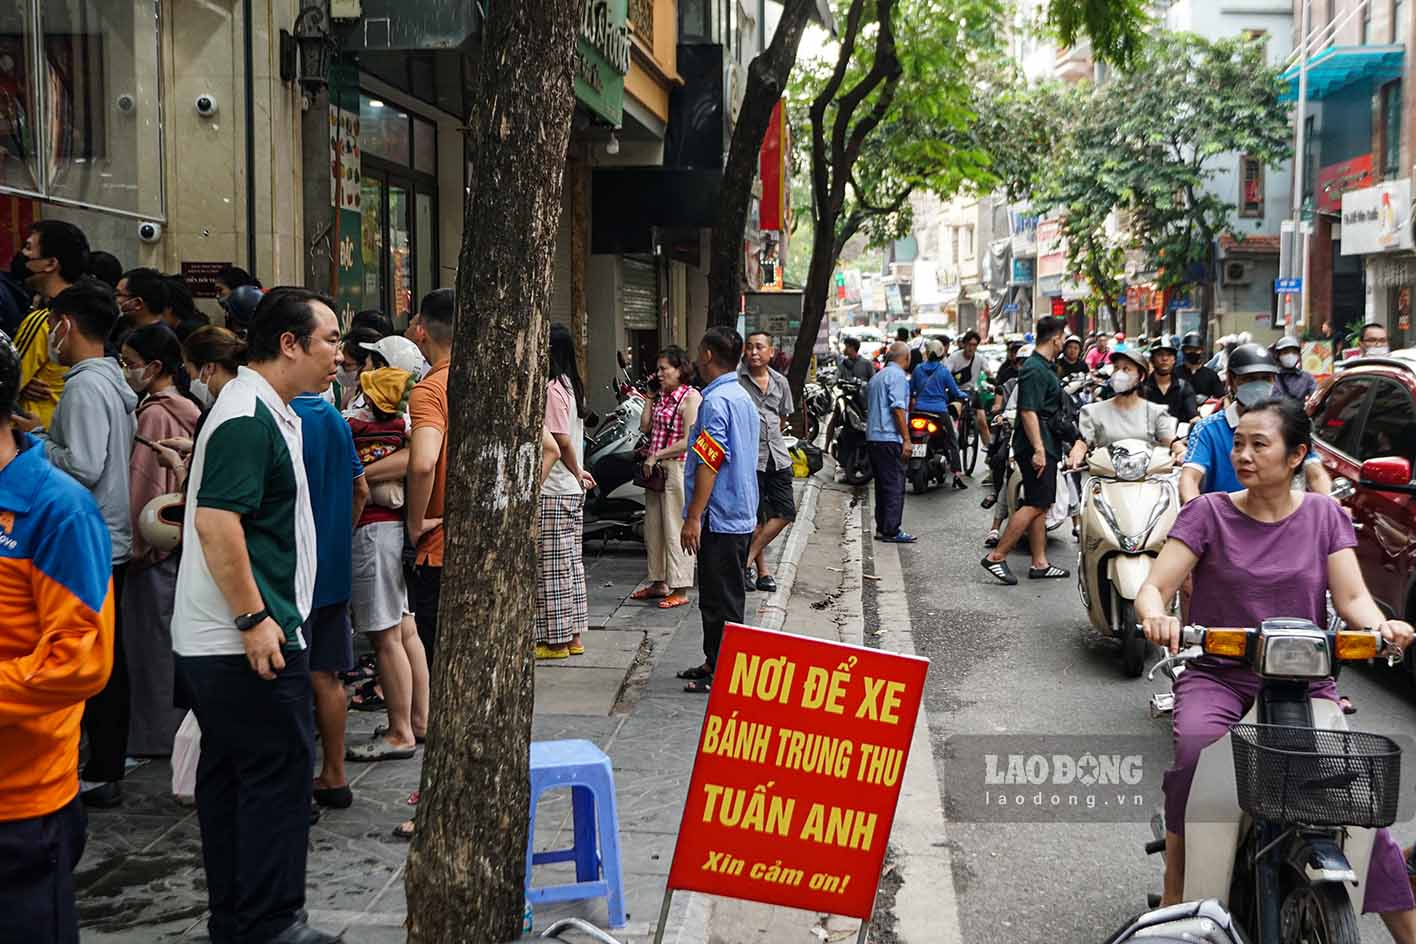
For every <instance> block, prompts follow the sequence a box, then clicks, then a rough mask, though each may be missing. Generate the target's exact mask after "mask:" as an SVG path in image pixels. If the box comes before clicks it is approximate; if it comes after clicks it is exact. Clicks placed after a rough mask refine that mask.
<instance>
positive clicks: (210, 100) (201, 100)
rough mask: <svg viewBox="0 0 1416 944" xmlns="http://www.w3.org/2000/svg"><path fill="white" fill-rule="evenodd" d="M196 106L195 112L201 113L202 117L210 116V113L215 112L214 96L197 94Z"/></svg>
mask: <svg viewBox="0 0 1416 944" xmlns="http://www.w3.org/2000/svg"><path fill="white" fill-rule="evenodd" d="M196 108H197V114H199V115H201V116H202V117H203V118H210V117H211V116H212V115H214V114H216V96H215V95H198V96H197V103H196Z"/></svg>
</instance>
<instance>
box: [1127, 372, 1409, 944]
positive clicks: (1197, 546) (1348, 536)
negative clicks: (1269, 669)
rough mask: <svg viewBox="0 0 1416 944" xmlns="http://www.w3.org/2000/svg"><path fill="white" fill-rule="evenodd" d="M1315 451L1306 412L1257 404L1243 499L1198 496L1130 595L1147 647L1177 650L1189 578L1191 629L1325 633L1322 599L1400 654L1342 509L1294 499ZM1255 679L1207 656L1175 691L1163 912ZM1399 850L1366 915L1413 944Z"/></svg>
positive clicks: (1245, 443)
mask: <svg viewBox="0 0 1416 944" xmlns="http://www.w3.org/2000/svg"><path fill="white" fill-rule="evenodd" d="M1311 445H1312V425H1311V423H1310V422H1309V419H1308V415H1307V414H1306V413H1304V412H1303V408H1302V407H1301V406H1300V405H1299V404H1298V403H1297V402H1296V401H1294V400H1290V399H1288V398H1286V397H1280V398H1276V399H1269V400H1263V401H1260V402H1259V403H1258V404H1256V405H1254V406H1252V407H1250V408H1249V410H1248V411H1247V412H1245V414H1244V417H1243V419H1241V420H1240V421H1239V427H1238V429H1236V430H1235V431H1234V452H1233V461H1234V471H1235V472H1236V473H1237V474H1238V476H1239V482H1240V483H1241V484H1242V485H1243V486H1244V490H1243V491H1240V492H1232V493H1227V492H1214V493H1211V494H1209V495H1201V496H1199V498H1197V499H1195V500H1194V501H1191V502H1190V503H1189V504H1188V505H1186V506H1185V507H1184V509H1182V510H1181V512H1180V516H1179V517H1178V518H1177V519H1176V520H1175V524H1174V525H1173V526H1172V527H1171V529H1170V537H1169V540H1167V541H1166V543H1165V547H1164V548H1162V549H1161V552H1160V556H1159V557H1158V558H1157V559H1156V562H1155V566H1154V567H1152V568H1151V572H1150V577H1149V578H1148V579H1147V581H1146V584H1145V586H1143V587H1142V588H1141V592H1140V593H1139V594H1138V595H1137V596H1136V613H1137V615H1138V616H1139V617H1140V619H1141V621H1142V624H1143V625H1144V627H1145V632H1146V637H1147V638H1148V639H1150V640H1151V641H1152V642H1155V643H1158V644H1160V645H1163V646H1166V647H1168V648H1169V649H1170V650H1171V651H1172V652H1173V651H1176V650H1177V649H1178V648H1179V642H1180V621H1179V620H1177V619H1176V618H1175V617H1173V616H1171V615H1170V610H1169V606H1168V605H1167V601H1169V600H1173V599H1175V594H1176V592H1177V591H1178V590H1179V588H1180V584H1181V583H1183V582H1184V580H1185V578H1186V577H1187V576H1190V575H1191V574H1193V575H1194V578H1195V592H1194V595H1193V596H1191V598H1190V622H1191V623H1194V624H1196V625H1200V626H1239V627H1252V626H1258V625H1260V624H1261V623H1262V622H1263V621H1264V620H1265V619H1272V618H1278V617H1293V618H1298V619H1306V620H1309V621H1311V622H1312V623H1314V624H1316V625H1318V626H1325V625H1326V624H1327V604H1326V600H1327V594H1328V592H1329V591H1331V593H1332V602H1333V607H1334V608H1335V609H1336V610H1337V614H1338V616H1340V617H1342V619H1343V620H1344V621H1346V623H1347V624H1348V625H1349V626H1367V627H1373V628H1376V629H1378V630H1379V631H1380V632H1381V634H1382V635H1383V636H1385V637H1386V638H1387V639H1389V640H1393V641H1395V642H1397V643H1398V644H1399V645H1401V646H1402V647H1403V648H1404V647H1406V646H1408V645H1410V644H1411V639H1412V629H1411V626H1410V625H1409V624H1407V623H1404V622H1402V621H1400V620H1389V619H1387V618H1386V616H1385V615H1384V614H1383V613H1382V611H1381V610H1380V609H1379V608H1378V607H1377V605H1376V603H1374V602H1373V601H1372V597H1371V595H1370V594H1368V592H1367V586H1366V584H1365V583H1364V582H1363V580H1362V571H1361V569H1360V568H1359V567H1358V564H1357V557H1356V555H1355V554H1354V553H1353V548H1354V547H1356V546H1357V537H1356V534H1355V533H1354V532H1353V530H1352V521H1351V519H1349V518H1348V517H1347V515H1346V514H1345V513H1344V512H1343V510H1342V507H1341V506H1340V505H1338V503H1337V502H1336V501H1334V500H1333V499H1332V498H1330V497H1328V496H1327V495H1318V494H1315V493H1304V492H1295V491H1292V490H1291V487H1290V483H1291V482H1292V479H1293V473H1294V472H1296V471H1297V470H1298V469H1299V467H1301V466H1302V464H1303V460H1304V459H1305V458H1306V457H1307V455H1308V450H1309V448H1310V446H1311ZM1258 689H1259V677H1258V676H1257V675H1256V674H1255V673H1254V672H1253V671H1252V670H1251V669H1250V668H1249V667H1248V666H1247V665H1245V664H1244V663H1243V662H1240V661H1239V660H1236V659H1229V658H1223V657H1219V656H1203V657H1201V658H1198V659H1195V660H1193V661H1191V662H1190V663H1189V665H1188V666H1187V668H1186V670H1185V674H1184V675H1182V676H1181V677H1180V679H1179V680H1177V681H1176V683H1175V715H1174V721H1173V724H1174V728H1175V762H1174V766H1173V767H1171V769H1170V770H1168V771H1166V774H1165V779H1164V781H1163V784H1162V786H1163V789H1164V791H1165V829H1166V836H1165V892H1164V897H1163V902H1164V904H1167V905H1171V904H1175V903H1177V902H1179V901H1181V900H1182V899H1183V896H1184V883H1185V878H1184V876H1185V839H1184V835H1185V832H1184V823H1185V806H1186V802H1187V801H1188V799H1189V795H1190V786H1191V782H1192V781H1193V779H1194V776H1195V767H1196V765H1197V764H1198V763H1199V757H1200V752H1201V751H1202V750H1203V749H1204V748H1205V747H1206V746H1208V745H1209V744H1211V743H1213V742H1214V741H1217V740H1219V738H1221V737H1223V736H1224V734H1225V733H1226V732H1227V731H1228V730H1229V729H1230V727H1231V726H1233V725H1234V724H1236V723H1238V722H1239V720H1240V719H1241V718H1243V717H1244V715H1245V713H1247V712H1248V710H1249V708H1250V706H1251V705H1252V704H1253V702H1254V699H1255V697H1256V696H1257V694H1258ZM1309 691H1310V694H1311V695H1312V697H1314V698H1327V699H1330V700H1332V701H1336V700H1337V688H1336V686H1335V685H1334V684H1333V681H1332V679H1323V680H1322V681H1320V682H1313V683H1312V684H1311V686H1310V688H1309ZM1414 905H1416V902H1413V899H1412V894H1411V886H1410V885H1409V884H1408V882H1407V878H1406V866H1405V863H1404V862H1403V861H1402V857H1401V849H1400V848H1399V847H1398V846H1397V844H1396V842H1395V841H1393V839H1392V838H1391V835H1390V834H1389V833H1388V832H1387V831H1386V830H1384V829H1383V830H1380V831H1379V832H1378V833H1377V840H1376V844H1375V846H1373V849H1372V859H1371V864H1370V866H1369V868H1368V872H1367V888H1366V897H1365V901H1364V904H1363V911H1365V912H1378V913H1381V915H1382V918H1383V919H1384V920H1385V921H1386V923H1387V927H1388V928H1389V929H1391V931H1392V936H1393V937H1394V938H1395V939H1396V940H1397V941H1399V942H1403V944H1409V942H1416V911H1413V906H1414Z"/></svg>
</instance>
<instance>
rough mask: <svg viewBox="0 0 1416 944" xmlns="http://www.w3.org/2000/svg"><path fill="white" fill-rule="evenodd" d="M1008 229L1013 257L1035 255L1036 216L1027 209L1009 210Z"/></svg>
mask: <svg viewBox="0 0 1416 944" xmlns="http://www.w3.org/2000/svg"><path fill="white" fill-rule="evenodd" d="M1008 228H1009V235H1010V237H1011V239H1012V249H1013V255H1015V256H1035V255H1037V214H1035V213H1033V212H1032V211H1030V210H1027V209H1013V210H1009V211H1008Z"/></svg>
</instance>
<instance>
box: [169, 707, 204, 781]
mask: <svg viewBox="0 0 1416 944" xmlns="http://www.w3.org/2000/svg"><path fill="white" fill-rule="evenodd" d="M201 756H202V729H201V728H200V727H198V726H197V716H196V715H195V714H193V713H192V712H190V711H189V712H187V717H185V718H183V719H182V724H181V725H180V726H179V727H178V728H177V736H176V737H175V738H173V739H172V794H173V796H175V797H177V799H179V800H190V799H192V798H193V797H195V796H196V793H197V761H198V760H200V759H201Z"/></svg>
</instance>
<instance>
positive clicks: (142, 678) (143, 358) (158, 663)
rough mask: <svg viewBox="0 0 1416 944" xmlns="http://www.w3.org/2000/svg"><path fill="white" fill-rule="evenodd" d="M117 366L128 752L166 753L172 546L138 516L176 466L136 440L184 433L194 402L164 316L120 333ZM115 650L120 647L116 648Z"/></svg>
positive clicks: (170, 732) (173, 713)
mask: <svg viewBox="0 0 1416 944" xmlns="http://www.w3.org/2000/svg"><path fill="white" fill-rule="evenodd" d="M121 353H122V362H123V373H124V375H125V376H126V377H127V379H128V386H129V387H131V388H132V389H133V392H134V393H136V394H137V395H138V396H139V397H141V398H142V399H141V400H139V402H138V439H139V441H138V442H136V443H134V445H133V451H132V454H131V457H130V458H129V460H128V482H129V486H128V488H129V499H130V501H129V507H130V511H131V514H132V517H133V556H132V561H131V563H129V565H128V588H129V592H127V593H124V594H123V626H124V634H123V635H124V639H123V642H124V647H125V650H126V660H125V661H126V663H127V666H128V680H129V690H130V692H131V695H130V704H131V713H130V716H129V722H128V732H129V733H128V752H129V753H131V754H137V755H145V754H146V755H153V754H156V755H166V754H170V753H172V739H173V736H174V735H176V733H177V726H178V725H179V724H181V723H182V715H183V712H181V711H179V710H177V709H174V708H173V707H172V671H173V662H172V634H171V632H170V629H169V625H168V624H169V623H170V622H171V620H172V602H173V596H174V594H175V592H176V590H177V556H178V555H177V554H176V553H175V552H170V551H160V550H158V549H157V548H155V547H152V546H150V545H149V544H148V543H147V542H146V541H144V540H143V533H142V530H141V529H140V528H139V527H138V516H139V515H140V514H142V510H143V507H144V506H145V505H147V503H148V502H150V501H152V500H153V499H154V498H156V497H157V496H158V495H163V494H166V493H168V492H178V491H181V490H182V480H181V478H179V476H178V473H177V472H175V471H173V470H172V469H170V468H167V467H165V466H163V465H161V464H159V463H158V453H157V452H156V450H154V449H152V448H150V447H149V446H147V445H144V443H143V440H146V441H147V442H150V443H156V442H158V441H160V440H163V439H173V438H183V439H191V438H193V437H194V435H195V433H194V431H195V430H196V428H197V419H198V418H199V417H200V416H201V408H200V407H199V406H198V405H197V401H196V400H195V399H193V398H192V395H191V394H190V393H189V392H188V390H187V383H188V381H187V371H186V368H185V367H183V364H182V344H181V342H180V341H178V340H177V335H175V334H173V333H172V329H171V328H168V327H167V326H166V325H164V324H151V325H146V326H145V327H142V328H138V329H137V330H136V331H134V332H133V333H132V334H129V335H128V336H127V337H126V338H124V339H123V347H122V350H121ZM119 655H120V656H122V655H124V653H120V654H119Z"/></svg>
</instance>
